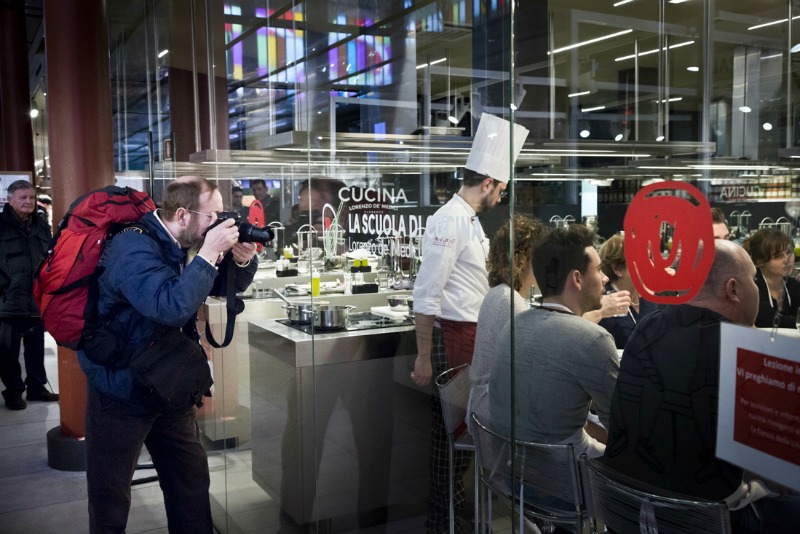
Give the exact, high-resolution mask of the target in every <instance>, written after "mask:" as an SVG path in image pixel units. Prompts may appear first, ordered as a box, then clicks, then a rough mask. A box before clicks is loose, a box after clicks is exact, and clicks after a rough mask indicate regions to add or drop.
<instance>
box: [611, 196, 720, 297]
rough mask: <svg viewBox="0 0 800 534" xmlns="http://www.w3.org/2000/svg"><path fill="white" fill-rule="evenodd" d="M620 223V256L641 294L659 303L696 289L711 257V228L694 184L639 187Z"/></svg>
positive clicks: (689, 294) (705, 206) (704, 203)
mask: <svg viewBox="0 0 800 534" xmlns="http://www.w3.org/2000/svg"><path fill="white" fill-rule="evenodd" d="M624 227H625V260H626V262H627V265H628V272H630V275H631V279H632V280H633V284H634V285H635V286H636V289H637V290H638V291H639V293H640V294H641V295H646V297H645V298H647V300H650V301H651V302H657V303H659V304H682V303H684V302H688V301H690V300H691V299H692V298H693V297H694V296H695V295H697V293H698V291H700V287H701V286H702V285H703V282H705V280H706V276H708V272H709V271H710V270H711V263H712V262H713V261H714V230H713V227H712V222H711V206H709V204H708V201H707V200H706V197H705V196H703V194H702V193H701V192H700V191H699V190H698V189H697V188H696V187H694V186H691V185H689V184H687V183H684V182H658V183H655V184H651V185H648V186H646V187H643V188H642V189H641V190H640V191H639V192H638V193H637V194H636V196H635V197H634V198H633V201H631V204H630V206H629V207H628V211H627V213H626V214H625V224H624ZM670 230H671V235H670ZM704 245H706V246H704ZM662 248H663V249H664V250H663V252H662Z"/></svg>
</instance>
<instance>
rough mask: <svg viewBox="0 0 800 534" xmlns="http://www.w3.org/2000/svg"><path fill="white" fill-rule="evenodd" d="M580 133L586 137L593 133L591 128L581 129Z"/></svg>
mask: <svg viewBox="0 0 800 534" xmlns="http://www.w3.org/2000/svg"><path fill="white" fill-rule="evenodd" d="M578 135H580V136H581V137H583V138H584V139H586V138H587V137H589V136H590V135H592V133H591V132H590V131H589V130H581V133H579V134H578Z"/></svg>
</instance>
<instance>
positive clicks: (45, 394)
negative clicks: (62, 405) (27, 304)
mask: <svg viewBox="0 0 800 534" xmlns="http://www.w3.org/2000/svg"><path fill="white" fill-rule="evenodd" d="M27 397H28V400H29V401H44V402H56V401H57V400H58V393H50V392H49V391H47V390H46V389H44V388H42V389H37V390H30V389H29V390H28V395H27Z"/></svg>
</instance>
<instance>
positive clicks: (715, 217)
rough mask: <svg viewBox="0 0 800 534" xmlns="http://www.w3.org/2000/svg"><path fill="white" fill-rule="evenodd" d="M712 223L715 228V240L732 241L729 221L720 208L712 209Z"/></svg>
mask: <svg viewBox="0 0 800 534" xmlns="http://www.w3.org/2000/svg"><path fill="white" fill-rule="evenodd" d="M711 222H712V224H713V226H714V239H730V238H731V231H730V230H729V229H728V221H726V220H725V214H724V213H723V212H722V210H721V209H719V208H711Z"/></svg>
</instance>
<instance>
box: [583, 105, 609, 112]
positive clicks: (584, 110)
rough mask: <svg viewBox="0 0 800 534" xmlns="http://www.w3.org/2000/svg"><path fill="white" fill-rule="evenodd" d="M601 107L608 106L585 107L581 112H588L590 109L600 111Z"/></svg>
mask: <svg viewBox="0 0 800 534" xmlns="http://www.w3.org/2000/svg"><path fill="white" fill-rule="evenodd" d="M601 109H606V107H605V106H595V107H593V108H583V109H582V110H581V112H583V113H588V112H590V111H600V110H601Z"/></svg>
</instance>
